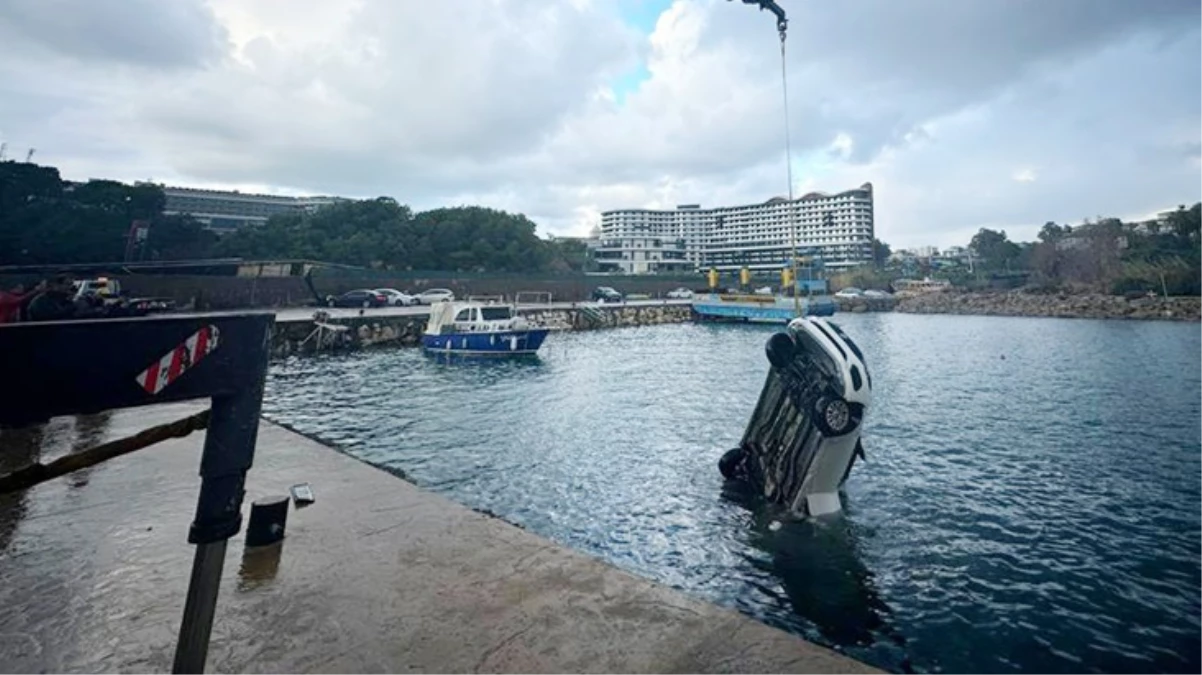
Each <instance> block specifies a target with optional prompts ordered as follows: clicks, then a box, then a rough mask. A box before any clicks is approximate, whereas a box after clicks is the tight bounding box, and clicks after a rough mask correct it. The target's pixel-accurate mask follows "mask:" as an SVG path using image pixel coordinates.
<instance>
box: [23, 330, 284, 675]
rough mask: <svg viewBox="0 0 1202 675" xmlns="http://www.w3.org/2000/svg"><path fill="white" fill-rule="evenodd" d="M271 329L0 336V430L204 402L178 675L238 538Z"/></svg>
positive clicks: (201, 643) (195, 660)
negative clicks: (207, 403)
mask: <svg viewBox="0 0 1202 675" xmlns="http://www.w3.org/2000/svg"><path fill="white" fill-rule="evenodd" d="M273 321H274V316H273V315H272V314H269V313H244V314H224V315H216V314H209V315H206V314H192V315H181V316H174V317H163V318H157V317H156V318H137V319H104V320H93V321H65V322H45V323H18V324H13V325H5V326H0V373H3V374H4V388H3V391H4V394H5V396H4V398H5V400H4V401H3V403H2V404H0V427H19V426H27V425H32V424H39V423H42V422H44V421H46V420H48V419H49V418H51V417H54V416H57V415H81V414H90V413H96V412H100V411H103V410H111V409H114V408H130V407H136V406H144V405H151V404H156V403H168V402H172V401H184V400H190V399H200V398H208V399H211V405H212V407H211V409H210V411H209V415H208V418H207V420H204V421H201V422H200V424H202V425H203V424H207V427H208V431H207V433H206V434H205V441H204V451H203V453H202V454H201V457H200V477H201V484H200V494H199V497H198V499H197V504H196V515H195V518H194V519H193V521H192V526H191V528H190V529H189V532H188V542H189V543H191V544H195V545H196V553H195V558H194V560H193V564H192V575H191V581H190V583H189V586H188V594H187V597H186V599H185V604H184V612H183V621H182V623H181V625H180V632H179V641H178V643H177V644H176V652H175V662H174V666H173V670H174V672H177V673H178V672H197V673H198V672H202V671H203V670H204V663H205V657H206V655H207V652H208V646H209V635H210V632H211V631H212V626H213V615H214V611H215V609H216V603H217V591H218V587H219V585H220V581H221V568H222V562H223V560H224V559H225V549H226V543H227V541H228V540H229V538H230V537H232V536H233V535H235V534H237V533H238V531H239V530H240V529H241V527H242V498H243V493H244V490H243V486H244V484H245V480H246V472H247V471H248V470H249V469H250V467H251V463H252V462H253V460H254V453H255V439H256V436H257V434H258V429H259V410H260V407H261V405H262V397H263V383H264V379H265V377H266V373H267V357H268V338H269V331H270V329H271V325H272V322H273ZM169 426H170V425H169ZM192 428H195V427H194V426H193V427H192ZM187 430H190V429H187ZM187 430H184V429H181V431H182V432H183V433H187ZM166 435H167V436H170V435H181V434H180V433H175V434H166ZM128 440H132V439H128ZM106 445H107V446H110V448H111V446H112V445H114V444H106ZM3 451H4V449H3V448H0V452H3ZM113 456H115V455H113ZM3 482H4V481H2V480H0V484H3Z"/></svg>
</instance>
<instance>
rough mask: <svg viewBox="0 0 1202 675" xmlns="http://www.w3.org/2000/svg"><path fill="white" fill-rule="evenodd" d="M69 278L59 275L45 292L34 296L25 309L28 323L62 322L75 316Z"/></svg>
mask: <svg viewBox="0 0 1202 675" xmlns="http://www.w3.org/2000/svg"><path fill="white" fill-rule="evenodd" d="M72 290H73V289H72V287H71V278H70V277H68V276H66V275H60V276H57V277H55V278H54V280H53V281H51V282H50V284H48V285H47V287H46V290H44V291H42V292H41V293H38V294H37V295H36V296H34V298H33V300H31V301H30V302H29V306H28V307H27V308H26V310H25V311H26V320H28V321H63V320H66V319H70V318H72V317H74V316H75V309H76V308H75V299H74V298H73V297H72Z"/></svg>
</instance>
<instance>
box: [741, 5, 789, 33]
mask: <svg viewBox="0 0 1202 675" xmlns="http://www.w3.org/2000/svg"><path fill="white" fill-rule="evenodd" d="M743 4H744V5H759V7H760V11H761V12H762V11H764V10H765V9H766V10H768V11H769V12H772V13H773V14H775V15H776V30H778V31H780V40H781V42H784V41H785V30H786V29H787V28H788V27H789V20H788V19H786V18H785V10H784V8H783V7H781V6H780V5H778V4H776V3H775V2H774V1H773V0H743Z"/></svg>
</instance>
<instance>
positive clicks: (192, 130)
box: [0, 0, 1202, 247]
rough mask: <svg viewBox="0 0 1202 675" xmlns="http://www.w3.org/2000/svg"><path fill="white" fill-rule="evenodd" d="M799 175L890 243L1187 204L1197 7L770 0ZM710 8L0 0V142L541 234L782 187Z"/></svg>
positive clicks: (117, 169) (745, 42) (750, 83)
mask: <svg viewBox="0 0 1202 675" xmlns="http://www.w3.org/2000/svg"><path fill="white" fill-rule="evenodd" d="M780 4H781V5H782V6H783V7H784V8H785V9H786V10H787V11H788V13H789V18H790V31H789V39H788V45H787V46H788V63H787V65H788V72H789V93H790V106H791V112H792V115H791V119H790V128H791V129H792V133H793V140H794V152H793V164H794V177H795V187H796V189H797V190H799V191H809V190H814V189H816V190H826V191H838V190H843V189H847V188H851V187H855V186H858V185H860V184H861V183H864V182H868V181H871V182H872V183H873V184H874V186H875V190H876V214H877V231H878V234H879V236H880V237H881V238H882V239H884V240H885V241H888V242H890V243H891V244H893V245H894V246H895V247H905V246H917V245H924V244H934V245H938V246H947V245H952V244H957V243H965V242H966V241H967V240H968V238H969V237H971V235H972V233H973V232H975V231H976V230H977V229H978V228H980V227H1001V228H1005V229H1006V230H1007V231H1008V232H1009V233H1010V234H1011V235H1012V236H1014V237H1016V238H1024V239H1026V238H1031V237H1033V236H1034V233H1035V231H1036V230H1037V229H1038V227H1039V225H1041V224H1042V223H1043V222H1044V221H1046V220H1049V219H1052V220H1058V221H1061V222H1066V221H1068V222H1076V221H1080V220H1081V219H1082V218H1086V217H1096V216H1098V215H1118V216H1122V217H1133V216H1143V215H1145V214H1149V213H1151V212H1154V211H1157V210H1160V209H1163V208H1167V207H1171V206H1174V205H1176V204H1179V203H1186V202H1188V203H1192V202H1194V201H1197V200H1199V199H1200V198H1202V187H1200V180H1202V165H1200V161H1199V155H1200V148H1202V135H1200V126H1202V112H1200V107H1202V103H1200V97H1202V69H1200V65H1199V64H1200V55H1202V40H1200V31H1199V22H1200V16H1199V15H1200V9H1199V3H1198V2H1197V0H843V1H840V2H829V1H827V0H780ZM780 65H781V64H780V52H779V42H778V40H777V36H776V30H775V24H774V22H773V19H772V17H771V15H769V14H768V13H762V12H758V11H756V9H755V8H753V7H750V6H745V5H743V4H741V3H740V2H738V1H737V0H736V1H735V2H727V1H725V0H675V1H674V2H673V1H671V0H439V1H438V2H429V1H419V0H207V1H206V0H170V1H164V0H0V141H5V142H7V143H8V153H9V156H10V157H12V156H17V157H23V156H24V153H25V151H26V149H27V148H28V147H35V148H37V155H36V157H35V159H36V160H39V161H41V162H43V163H47V164H52V165H55V166H58V167H60V169H61V170H62V172H63V175H64V176H65V177H67V178H72V179H85V178H88V177H108V178H116V179H119V180H144V179H152V180H155V181H159V182H166V183H169V184H184V185H193V186H207V187H237V188H241V189H244V190H246V189H253V190H261V191H271V192H282V193H288V194H312V193H317V194H338V195H344V196H352V197H371V196H378V195H390V196H393V197H395V198H397V199H398V200H400V201H402V202H404V203H408V204H410V205H412V206H413V207H414V208H417V209H423V208H430V207H434V206H441V205H454V204H485V205H489V206H494V207H497V208H503V209H507V210H512V211H520V212H523V213H526V214H527V215H529V216H530V217H531V218H533V219H534V220H535V221H536V222H537V223H539V225H540V230H541V231H542V232H544V233H546V232H551V233H556V234H583V233H586V232H587V231H588V230H589V228H590V227H591V226H592V225H593V224H594V223H595V222H596V221H597V219H598V213H599V212H600V211H602V210H605V209H611V208H622V207H639V206H642V207H671V206H673V205H675V204H677V203H701V204H703V205H725V204H738V203H749V202H758V201H763V200H765V199H767V198H769V197H772V196H774V195H780V194H784V193H785V192H786V190H787V188H788V181H787V178H786V171H785V169H786V164H785V152H784V116H783V111H782V95H781V72H780Z"/></svg>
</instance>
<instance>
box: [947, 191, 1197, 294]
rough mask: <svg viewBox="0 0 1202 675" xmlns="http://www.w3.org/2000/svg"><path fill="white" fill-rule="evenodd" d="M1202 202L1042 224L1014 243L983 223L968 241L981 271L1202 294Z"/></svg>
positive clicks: (1054, 284)
mask: <svg viewBox="0 0 1202 675" xmlns="http://www.w3.org/2000/svg"><path fill="white" fill-rule="evenodd" d="M1200 214H1202V203H1195V204H1194V205H1193V206H1192V207H1189V208H1186V207H1185V206H1180V207H1178V208H1177V209H1176V210H1174V211H1171V212H1169V213H1167V214H1164V215H1163V216H1162V217H1161V218H1158V219H1155V220H1151V221H1148V222H1143V223H1125V222H1123V221H1122V220H1120V219H1118V218H1099V219H1098V220H1096V221H1090V220H1086V221H1085V222H1083V223H1081V224H1078V225H1075V226H1074V225H1061V224H1057V223H1055V222H1050V221H1049V222H1047V223H1045V224H1044V225H1043V227H1042V228H1041V229H1040V231H1039V235H1038V240H1037V241H1033V242H1012V241H1010V240H1009V238H1008V237H1007V236H1006V233H1005V231H994V230H990V229H984V228H983V229H981V230H980V231H979V232H977V234H976V235H975V236H974V237H973V238H972V242H971V243H970V244H969V247H970V248H971V250H972V251H973V252H974V254H975V255H976V256H977V260H978V262H979V264H980V267H981V269H982V270H983V271H985V272H1016V271H1028V272H1030V273H1031V277H1032V279H1031V281H1032V283H1033V284H1034V285H1036V286H1042V287H1045V288H1082V289H1088V290H1092V291H1097V292H1106V293H1116V294H1121V293H1128V292H1141V291H1156V292H1167V293H1169V294H1170V295H1199V294H1200V293H1202V231H1200V223H1202V217H1200Z"/></svg>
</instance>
